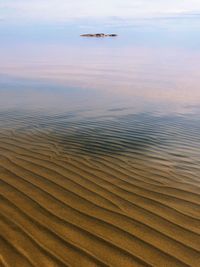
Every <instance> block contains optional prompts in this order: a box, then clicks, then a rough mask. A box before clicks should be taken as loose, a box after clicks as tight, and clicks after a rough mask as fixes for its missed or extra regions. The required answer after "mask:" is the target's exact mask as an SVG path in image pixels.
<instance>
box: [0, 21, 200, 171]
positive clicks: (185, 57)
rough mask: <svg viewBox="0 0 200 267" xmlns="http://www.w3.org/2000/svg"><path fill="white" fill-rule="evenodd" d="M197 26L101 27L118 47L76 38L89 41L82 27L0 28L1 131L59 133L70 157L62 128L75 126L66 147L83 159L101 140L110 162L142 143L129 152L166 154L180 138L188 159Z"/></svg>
mask: <svg viewBox="0 0 200 267" xmlns="http://www.w3.org/2000/svg"><path fill="white" fill-rule="evenodd" d="M198 26H199V20H198V18H195V17H194V18H186V19H180V18H179V19H163V20H160V21H159V20H157V21H156V20H149V21H148V20H146V21H136V22H135V23H133V24H131V25H128V26H126V27H125V26H120V25H118V26H116V25H115V26H104V27H103V30H105V31H107V32H116V33H118V34H119V37H117V38H110V39H109V38H107V39H90V38H80V37H79V34H80V33H82V32H88V31H91V30H90V28H89V26H88V25H86V26H85V27H83V28H81V27H78V26H77V25H73V24H72V25H70V26H69V25H68V26H67V25H56V26H55V25H37V27H36V26H32V25H28V26H24V25H18V26H13V25H9V24H8V23H6V22H2V23H1V25H0V34H1V36H2V39H1V50H0V58H1V62H0V112H1V120H0V123H1V129H4V128H6V127H11V128H12V127H16V129H18V128H19V129H21V130H23V129H26V130H30V129H31V128H32V127H33V128H34V127H35V128H36V127H39V128H41V127H42V128H46V129H51V130H52V132H54V133H55V134H56V132H62V133H63V136H62V140H61V142H64V143H67V144H68V145H69V146H70V147H71V146H73V142H72V143H71V139H70V136H71V135H72V133H71V130H70V129H71V128H70V127H71V126H73V125H74V124H77V126H76V129H77V131H75V132H74V133H73V134H74V136H73V138H74V140H76V141H77V142H81V145H82V146H85V147H88V149H89V150H90V146H91V149H92V148H93V147H94V146H96V145H95V144H96V142H97V143H98V141H99V140H102V139H103V140H104V142H103V143H102V146H106V150H105V152H106V153H112V152H114V151H115V149H114V144H115V142H118V141H117V140H118V139H120V142H119V144H118V146H117V148H116V151H118V150H119V151H121V150H122V151H124V150H126V149H131V148H135V144H136V143H137V141H138V140H137V138H136V137H138V138H139V137H141V142H140V143H139V145H137V146H136V147H137V149H140V148H141V149H142V151H143V153H145V149H144V150H143V148H145V147H146V146H147V147H148V146H153V147H157V146H159V145H162V143H163V144H165V143H166V144H171V143H173V145H174V144H175V143H177V144H178V142H179V143H180V142H181V140H182V138H183V140H182V142H183V143H184V145H187V142H186V143H185V141H184V140H186V139H187V140H188V144H189V145H188V146H189V148H191V147H190V146H191V143H192V145H193V146H194V147H196V149H195V151H196V150H197V148H199V138H200V136H199V134H198V132H199V120H200V116H199V115H200V89H199V84H200V75H199V70H200V49H199V45H200V39H199V36H198ZM95 27H96V28H95ZM98 27H99V25H98V26H95V25H94V26H93V29H92V31H93V32H95V30H99V28H98ZM109 126H110V127H109ZM112 127H113V128H112ZM82 128H84V129H87V131H85V130H83V129H82ZM82 130H83V132H82ZM122 136H123V138H122V139H121V137H122ZM135 138H136V140H135ZM80 140H81V141H80ZM82 142H83V143H82ZM88 142H89V144H88ZM137 144H138V143H137ZM98 148H99V149H100V147H99V146H97V147H96V150H98ZM184 153H185V154H187V153H189V152H188V151H186V150H184ZM190 156H191V155H190V154H188V157H190ZM192 162H193V163H194V164H195V162H196V161H194V160H193V159H192ZM197 167H198V166H197Z"/></svg>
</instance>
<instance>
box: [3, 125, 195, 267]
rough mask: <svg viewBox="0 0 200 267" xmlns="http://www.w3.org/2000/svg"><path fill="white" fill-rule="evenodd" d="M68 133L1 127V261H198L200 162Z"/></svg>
mask: <svg viewBox="0 0 200 267" xmlns="http://www.w3.org/2000/svg"><path fill="white" fill-rule="evenodd" d="M110 127H111V126H110ZM8 128H9V127H8ZM115 130H116V129H115ZM85 131H87V129H85ZM113 131H114V130H113ZM68 138H70V142H69V143H70V144H71V147H67V146H64V144H63V143H61V142H57V140H58V139H59V136H57V139H56V137H55V136H53V135H52V136H51V134H50V133H49V134H46V132H45V131H42V130H39V129H38V130H36V131H32V132H31V131H29V132H27V133H23V131H22V132H20V131H15V130H14V129H12V130H11V129H7V130H5V131H3V130H1V133H0V155H1V156H0V193H1V202H0V218H1V222H0V223H1V225H0V229H1V233H0V235H1V243H0V250H1V257H0V263H1V266H4V267H8V266H9V267H22V266H24V267H26V266H31V267H33V266H34V267H51V266H54V267H55V266H57V267H61V266H77V267H81V266H84V267H89V266H116V267H117V266H118V267H125V266H133V267H135V266H158V267H165V266H166V267H168V266H194V267H198V266H200V190H199V176H198V172H197V171H196V172H195V171H193V172H191V171H190V170H189V169H188V170H186V171H185V170H184V171H183V170H182V169H181V168H176V166H175V165H174V162H173V160H170V159H166V158H164V157H166V155H165V154H164V153H163V148H162V147H160V151H159V149H158V151H157V152H156V153H155V151H153V149H150V150H149V151H148V149H147V150H146V152H145V153H143V152H142V151H139V150H135V152H134V153H133V152H132V153H130V152H126V153H125V152H124V153H121V154H120V153H114V152H113V153H110V154H109V153H107V154H106V153H103V151H104V150H105V147H101V146H100V142H103V140H96V144H97V146H98V142H99V151H100V152H101V153H99V154H98V153H95V152H94V153H93V154H92V148H89V149H90V153H89V152H88V151H87V153H85V152H84V151H83V150H84V149H85V151H86V150H87V148H88V147H87V146H85V147H83V146H81V142H80V141H79V142H77V140H76V138H75V137H73V135H71V136H70V137H69V136H68ZM91 140H92V138H91ZM89 141H90V140H89ZM119 144H120V142H119V140H118V143H117V142H114V141H113V143H112V145H113V147H114V148H115V149H117V148H119ZM94 149H97V148H94ZM103 149H104V150H103ZM194 149H195V148H194ZM116 151H118V150H116ZM155 154H156V155H157V156H156V157H155ZM171 159H173V157H172V158H171Z"/></svg>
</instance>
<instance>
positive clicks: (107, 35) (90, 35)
mask: <svg viewBox="0 0 200 267" xmlns="http://www.w3.org/2000/svg"><path fill="white" fill-rule="evenodd" d="M80 36H81V37H116V36H117V34H115V33H112V34H105V33H94V34H93V33H86V34H81V35H80Z"/></svg>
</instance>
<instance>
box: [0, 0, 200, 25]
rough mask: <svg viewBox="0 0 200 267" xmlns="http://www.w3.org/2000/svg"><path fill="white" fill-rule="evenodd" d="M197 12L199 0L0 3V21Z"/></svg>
mask: <svg viewBox="0 0 200 267" xmlns="http://www.w3.org/2000/svg"><path fill="white" fill-rule="evenodd" d="M194 13H195V14H198V13H200V0H0V20H9V21H32V22H34V21H35V22H36V21H37V22H43V21H49V22H59V21H66V22H67V21H70V20H74V19H102V18H115V19H116V18H119V19H134V18H149V17H150V18H152V17H163V16H177V15H181V14H184V15H185V14H194Z"/></svg>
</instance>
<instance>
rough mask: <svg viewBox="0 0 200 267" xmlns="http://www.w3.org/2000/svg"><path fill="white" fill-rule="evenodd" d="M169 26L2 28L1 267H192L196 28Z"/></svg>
mask: <svg viewBox="0 0 200 267" xmlns="http://www.w3.org/2000/svg"><path fill="white" fill-rule="evenodd" d="M175 22H177V21H176V20H169V19H168V20H164V21H161V22H159V26H158V22H157V21H151V23H149V22H147V21H143V22H141V21H140V22H137V24H136V25H132V27H128V28H127V27H126V28H125V27H122V26H120V27H118V28H113V26H112V27H111V26H109V27H108V28H105V30H107V31H109V32H116V30H118V32H117V33H119V37H117V38H114V39H112V38H111V39H109V38H108V39H107V38H106V39H90V38H84V39H81V38H80V37H79V33H81V29H79V28H77V27H75V26H74V25H73V27H74V31H72V30H71V28H68V27H67V26H66V28H65V26H64V25H57V26H52V25H51V26H48V25H43V27H41V26H40V27H39V26H38V28H37V30H36V29H34V28H32V27H31V26H30V25H29V29H27V27H25V26H22V25H21V26H19V25H18V27H16V26H15V27H16V28H13V26H12V27H11V26H9V25H6V24H5V23H2V24H1V25H0V33H1V36H2V43H1V50H0V58H1V62H0V183H1V226H0V227H1V245H0V246H1V251H2V254H1V257H0V261H1V264H2V265H3V266H17V267H18V266H22V265H23V266H120V267H121V266H159V267H160V266H198V264H199V262H200V256H199V255H200V236H199V234H200V232H199V220H200V191H199V185H200V90H199V84H200V75H199V69H200V50H199V44H200V40H198V39H199V37H198V36H197V29H198V28H197V27H194V26H196V25H199V21H198V19H195V20H191V19H189V20H188V21H187V20H186V22H185V19H184V20H181V21H179V22H181V23H179V24H176V26H174V25H175ZM181 25H182V26H181ZM186 25H187V27H186ZM71 27H72V26H71ZM84 30H86V29H84ZM5 33H7V34H5Z"/></svg>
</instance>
